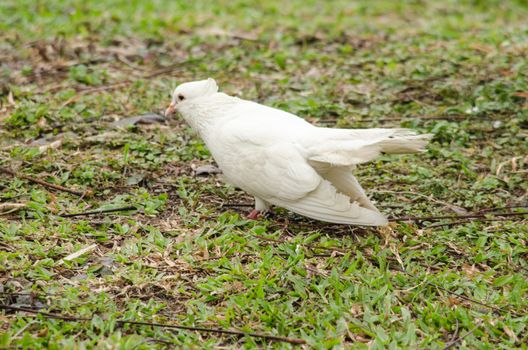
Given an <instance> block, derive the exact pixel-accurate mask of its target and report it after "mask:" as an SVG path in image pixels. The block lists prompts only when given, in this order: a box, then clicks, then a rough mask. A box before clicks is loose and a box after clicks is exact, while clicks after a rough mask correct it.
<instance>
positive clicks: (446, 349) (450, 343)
mask: <svg viewBox="0 0 528 350" xmlns="http://www.w3.org/2000/svg"><path fill="white" fill-rule="evenodd" d="M481 325H482V321H480V322H478V323H477V324H476V325H475V327H473V328H472V329H471V330H469V331H468V332H467V333H466V334H464V335H463V336H461V337H459V338H457V339H455V340H453V341H450V342H449V343H447V345H446V346H445V347H444V348H443V349H442V350H448V349H451V348H452V347H453V346H455V345H456V344H458V343H460V342H461V341H462V340H464V338H465V337H467V336H468V335H470V334H473V332H475V331H476V330H477V329H478V328H479V327H480V326H481ZM457 329H458V323H457Z"/></svg>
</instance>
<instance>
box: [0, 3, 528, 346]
mask: <svg viewBox="0 0 528 350" xmlns="http://www.w3.org/2000/svg"><path fill="white" fill-rule="evenodd" d="M527 16H528V7H527V6H526V3H525V2H524V1H520V0H519V1H498V0H497V1H492V0H490V1H484V0H482V1H477V0H474V1H469V0H465V1H405V2H393V1H388V0H387V1H385V0H380V1H376V2H367V1H357V2H349V1H333V2H327V3H323V2H317V1H304V2H301V1H291V2H284V1H266V2H264V1H261V2H255V3H253V2H249V1H219V2H215V3H211V2H206V1H186V2H183V1H182V2H180V1H152V2H148V3H147V2H144V1H131V2H125V1H105V2H102V1H101V2H95V1H94V2H90V1H68V2H66V1H59V0H53V1H29V0H26V1H13V0H7V1H2V2H1V3H0V148H1V150H0V166H2V167H7V168H9V169H12V170H15V171H16V172H18V173H19V174H24V175H27V176H31V177H35V178H38V179H41V180H44V181H47V182H51V183H54V184H58V185H62V186H64V187H67V188H70V189H76V190H79V191H90V193H88V194H87V195H86V196H83V197H79V196H77V195H74V194H70V193H67V192H64V191H58V190H53V189H50V188H46V187H43V186H41V185H39V184H36V183H33V182H31V181H28V180H27V179H24V178H22V177H18V178H13V177H12V176H10V175H7V174H2V175H1V176H0V203H1V204H4V206H3V207H2V208H3V210H4V211H10V210H8V208H7V205H5V204H6V203H11V204H13V203H15V204H19V206H20V207H19V208H15V207H13V206H11V207H9V208H11V210H13V211H12V212H10V213H5V212H4V213H3V215H1V216H0V248H1V249H0V282H1V284H0V302H1V304H2V305H7V306H11V307H23V308H33V309H40V310H43V311H47V312H50V313H55V314H60V315H64V316H75V317H82V318H89V319H90V321H78V322H71V321H65V320H57V319H50V318H47V317H45V316H44V315H31V314H28V313H23V312H14V311H12V310H5V311H4V312H3V314H0V329H1V331H0V348H8V349H10V348H32V349H39V348H49V349H59V348H61V349H85V348H98V349H103V348H108V349H132V348H134V349H150V348H165V347H184V348H200V349H201V348H240V347H247V348H253V347H259V346H265V347H267V346H270V347H277V348H292V347H294V345H291V344H288V343H284V342H269V341H265V340H261V339H258V338H253V337H249V336H245V337H236V336H229V335H218V334H209V333H203V332H194V331H186V330H168V329H163V328H157V327H150V326H134V325H130V324H120V323H119V322H118V320H135V321H145V322H157V323H166V324H180V325H186V326H196V327H214V328H222V329H238V330H242V331H244V332H259V333H266V334H273V335H280V336H287V337H293V338H300V339H303V340H304V341H306V343H307V345H304V346H305V347H306V348H309V347H314V348H333V347H335V348H352V349H367V348H369V349H384V348H390V349H409V348H413V349H414V348H423V349H443V348H446V347H449V346H451V347H455V348H461V349H513V348H521V349H526V348H527V345H526V344H527V343H528V328H527V324H528V279H527V277H528V263H527V260H526V259H527V257H528V248H527V244H526V242H527V239H528V236H527V232H528V221H527V219H526V216H522V215H520V216H506V217H502V219H501V218H499V219H501V220H495V219H494V220H493V221H489V219H493V218H495V217H493V216H486V217H485V218H477V219H472V220H465V221H464V220H459V221H458V222H457V221H455V224H453V225H449V223H450V222H452V220H446V221H439V222H440V224H441V225H439V224H438V221H434V220H429V221H428V220H424V221H421V222H399V223H393V224H391V226H390V228H387V229H363V228H359V227H348V226H339V225H327V224H322V223H318V222H315V221H311V220H308V219H305V218H301V217H298V216H295V215H293V214H291V213H288V212H286V211H283V210H276V211H274V212H273V213H272V215H271V216H270V217H269V218H266V219H262V220H259V221H255V222H253V221H247V220H245V219H244V215H245V213H246V212H247V211H248V210H249V209H250V207H244V206H243V205H245V204H250V203H251V199H250V197H249V196H247V195H246V194H244V193H243V192H241V191H239V190H237V189H234V188H232V187H229V186H227V185H224V184H223V183H222V182H221V180H220V177H219V176H217V175H212V174H211V175H209V176H196V175H195V173H194V169H196V168H198V167H200V166H204V165H208V164H212V163H213V160H212V159H211V156H210V154H209V152H208V151H207V149H206V148H205V147H204V145H203V144H202V142H201V141H200V140H199V139H198V138H197V137H196V135H195V134H193V133H192V132H191V130H190V129H189V127H187V126H186V125H185V124H184V123H183V122H182V120H181V119H180V118H174V119H172V120H170V121H169V122H168V123H162V124H160V123H154V124H148V125H136V126H132V127H129V128H127V129H116V128H115V127H113V122H115V121H116V120H118V119H122V118H127V117H132V116H136V115H140V114H144V113H159V112H160V111H162V110H163V109H164V108H165V107H166V106H167V104H168V102H169V98H170V97H169V96H170V92H171V90H172V89H173V88H174V87H175V86H176V85H177V84H178V83H181V82H184V81H189V80H197V79H203V78H205V77H208V76H211V77H214V78H216V80H217V81H218V83H219V85H220V88H221V89H222V90H223V91H226V92H228V93H230V94H234V95H239V96H242V97H244V98H247V99H251V100H255V101H259V102H261V103H264V104H267V105H271V106H276V107H279V108H283V109H286V110H288V111H291V112H294V113H297V114H298V115H300V116H302V117H304V118H306V119H308V120H310V121H312V122H313V123H316V124H319V125H325V126H332V127H334V126H336V127H343V128H357V127H410V128H413V129H416V130H417V131H419V132H431V133H434V134H435V137H434V139H433V141H432V142H431V145H430V147H429V151H428V152H427V153H424V154H419V155H405V156H383V157H381V158H380V159H378V160H377V161H375V162H372V163H369V164H367V165H365V166H362V167H361V168H360V169H359V170H358V178H359V179H360V182H361V183H362V184H363V185H364V186H365V187H366V188H367V189H368V192H369V194H370V195H371V196H372V198H373V199H374V200H375V201H376V202H377V203H378V204H379V206H380V207H381V208H382V210H383V211H384V212H385V213H386V214H387V215H389V216H390V217H402V216H438V215H465V214H467V213H478V212H482V211H483V210H484V209H486V208H505V207H512V206H524V208H526V200H527V191H528V181H527V179H528V176H527V164H528V159H527V157H526V155H527V154H528V146H527V136H528V132H527V128H528V112H527V110H528V79H527V77H528V63H527V61H526V55H527V53H528V27H527V25H526V18H527ZM124 206H127V207H133V208H135V210H127V211H121V212H109V213H105V214H99V215H91V216H76V217H61V215H62V214H66V213H80V212H86V211H90V210H95V209H112V208H120V207H124ZM129 209H130V208H129ZM14 210H16V211H14ZM523 210H525V209H522V208H506V209H503V210H501V212H522V211H523ZM484 212H486V211H484ZM433 221H434V222H433ZM94 244H95V245H96V247H95V249H94V250H92V251H91V252H88V253H86V254H84V255H82V256H80V257H77V258H74V259H73V260H71V261H68V260H63V259H64V258H65V257H67V256H69V255H70V254H72V253H75V252H76V251H78V250H80V249H83V248H86V247H89V246H91V245H94ZM17 293H18V294H17Z"/></svg>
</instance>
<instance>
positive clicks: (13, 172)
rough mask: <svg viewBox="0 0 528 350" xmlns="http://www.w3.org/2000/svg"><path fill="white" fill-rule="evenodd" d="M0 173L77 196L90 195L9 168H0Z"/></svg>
mask: <svg viewBox="0 0 528 350" xmlns="http://www.w3.org/2000/svg"><path fill="white" fill-rule="evenodd" d="M0 172H2V173H5V174H9V175H11V176H13V177H18V178H21V179H25V180H28V181H31V182H34V183H37V184H39V185H42V186H44V187H48V188H53V189H55V190H59V191H63V192H68V193H72V194H76V195H78V196H83V195H85V194H86V193H89V191H86V192H83V191H77V190H72V189H71V188H67V187H64V186H60V185H55V184H52V183H49V182H46V181H43V180H39V179H35V178H34V177H31V176H28V175H24V174H20V173H17V172H15V171H13V170H11V169H7V168H4V167H0Z"/></svg>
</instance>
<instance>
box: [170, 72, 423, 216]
mask: <svg viewBox="0 0 528 350" xmlns="http://www.w3.org/2000/svg"><path fill="white" fill-rule="evenodd" d="M175 110H176V111H178V112H179V113H180V114H181V115H182V116H183V118H184V119H185V120H186V121H187V123H188V124H190V126H191V127H192V128H193V129H194V130H195V131H197V132H198V133H199V134H200V136H201V137H202V139H203V140H204V142H205V144H206V145H207V147H208V148H209V150H210V151H211V154H212V155H213V157H214V159H215V161H216V163H217V164H218V166H219V167H220V169H221V170H222V172H223V173H224V175H225V177H226V179H227V180H228V181H229V182H230V183H232V184H233V185H235V186H237V187H239V188H241V189H242V190H244V191H246V192H248V193H249V194H251V195H253V196H254V197H255V209H254V210H253V211H252V212H251V214H249V215H248V218H251V219H256V218H257V217H258V216H259V214H260V213H262V212H265V211H267V210H268V209H269V208H270V206H271V205H276V206H279V207H283V208H286V209H289V210H291V211H292V212H294V213H297V214H301V215H304V216H307V217H310V218H313V219H317V220H321V221H326V222H332V223H339V224H354V225H367V226H384V225H387V223H388V221H387V218H386V217H385V216H384V215H383V214H381V213H380V211H379V210H378V209H377V208H376V207H375V206H374V205H373V204H372V202H371V201H370V200H369V199H368V197H367V196H366V195H365V192H364V190H363V189H362V188H361V186H360V185H359V183H358V181H357V180H356V178H355V177H354V175H353V174H352V172H353V170H354V169H355V168H356V165H357V164H361V163H365V162H368V161H370V160H372V159H374V158H376V157H377V156H379V155H380V154H381V153H389V154H400V153H414V152H420V151H423V150H424V148H425V146H426V145H427V142H428V140H429V139H430V138H431V135H429V134H426V135H416V134H415V133H414V132H413V131H411V130H409V129H331V128H321V127H317V126H314V125H312V124H310V123H308V122H307V121H305V120H304V119H302V118H300V117H298V116H296V115H294V114H291V113H288V112H285V111H282V110H279V109H275V108H271V107H268V106H264V105H261V104H258V103H255V102H251V101H246V100H243V99H240V98H237V97H232V96H229V95H226V94H224V93H221V92H218V86H217V84H216V82H215V81H214V79H211V78H209V79H207V80H201V81H193V82H188V83H184V84H181V85H179V86H178V87H177V88H176V89H175V90H174V94H173V98H172V102H171V104H170V106H169V108H167V110H166V112H165V115H166V116H168V115H170V114H171V113H172V112H174V111H175Z"/></svg>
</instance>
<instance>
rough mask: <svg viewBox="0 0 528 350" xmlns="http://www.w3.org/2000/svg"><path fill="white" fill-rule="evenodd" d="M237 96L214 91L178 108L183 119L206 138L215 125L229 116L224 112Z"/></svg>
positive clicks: (234, 101)
mask: <svg viewBox="0 0 528 350" xmlns="http://www.w3.org/2000/svg"><path fill="white" fill-rule="evenodd" d="M236 100H237V98H236V97H231V96H229V95H226V94H224V93H215V94H213V95H208V96H206V97H202V98H196V99H194V100H191V101H188V102H187V103H186V104H185V105H182V106H181V107H180V109H179V110H178V111H179V112H180V113H181V115H182V116H183V118H184V119H185V121H186V122H187V123H188V124H189V125H190V126H191V127H192V128H193V129H194V130H195V131H196V132H198V133H199V134H200V136H201V137H202V138H203V139H204V140H206V139H207V138H208V135H209V134H210V133H211V132H214V129H215V125H216V124H217V123H218V122H221V121H223V120H224V119H225V118H229V113H226V112H227V111H228V110H229V108H230V107H231V106H232V105H233V104H235V103H236Z"/></svg>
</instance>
